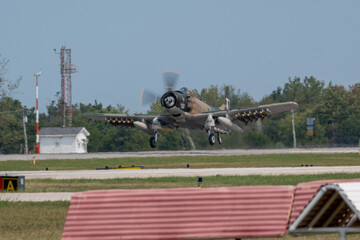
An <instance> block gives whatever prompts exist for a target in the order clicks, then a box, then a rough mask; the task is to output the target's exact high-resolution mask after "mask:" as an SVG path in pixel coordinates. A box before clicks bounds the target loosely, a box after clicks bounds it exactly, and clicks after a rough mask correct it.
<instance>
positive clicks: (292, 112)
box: [291, 109, 296, 148]
mask: <svg viewBox="0 0 360 240" xmlns="http://www.w3.org/2000/svg"><path fill="white" fill-rule="evenodd" d="M291 123H292V132H293V142H294V148H296V133H295V119H294V109H292V110H291Z"/></svg>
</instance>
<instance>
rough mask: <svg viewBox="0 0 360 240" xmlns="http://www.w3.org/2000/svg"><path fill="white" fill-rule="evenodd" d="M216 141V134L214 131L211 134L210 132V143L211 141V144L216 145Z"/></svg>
mask: <svg viewBox="0 0 360 240" xmlns="http://www.w3.org/2000/svg"><path fill="white" fill-rule="evenodd" d="M215 142H216V138H215V135H214V134H212V133H210V134H209V143H210V145H214V144H215Z"/></svg>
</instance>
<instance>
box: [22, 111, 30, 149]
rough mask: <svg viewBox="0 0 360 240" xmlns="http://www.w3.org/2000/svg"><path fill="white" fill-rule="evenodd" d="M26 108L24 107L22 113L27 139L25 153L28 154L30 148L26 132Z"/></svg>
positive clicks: (25, 137)
mask: <svg viewBox="0 0 360 240" xmlns="http://www.w3.org/2000/svg"><path fill="white" fill-rule="evenodd" d="M25 111H26V109H23V111H22V113H23V126H24V139H25V150H24V154H28V153H29V148H28V141H27V134H26V123H27V116H26V114H25Z"/></svg>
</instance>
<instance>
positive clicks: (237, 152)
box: [0, 147, 359, 161]
mask: <svg viewBox="0 0 360 240" xmlns="http://www.w3.org/2000/svg"><path fill="white" fill-rule="evenodd" d="M358 152H359V148H357V147H346V148H286V149H220V150H193V151H147V152H109V153H86V154H75V153H74V154H29V155H24V154H6V155H5V154H4V155H0V161H10V160H32V159H33V157H36V160H52V159H54V160H55V159H91V158H100V159H104V158H127V157H144V158H146V157H174V156H238V155H265V154H309V153H316V154H333V153H358Z"/></svg>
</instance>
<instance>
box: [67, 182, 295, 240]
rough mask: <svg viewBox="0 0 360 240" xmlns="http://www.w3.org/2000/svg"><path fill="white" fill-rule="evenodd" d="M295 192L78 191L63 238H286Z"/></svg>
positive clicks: (250, 189) (256, 188) (254, 188)
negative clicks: (283, 236) (284, 236)
mask: <svg viewBox="0 0 360 240" xmlns="http://www.w3.org/2000/svg"><path fill="white" fill-rule="evenodd" d="M293 192H294V187H292V186H249V187H231V188H201V189H198V188H179V189H149V190H107V191H89V192H82V193H77V194H74V195H73V196H72V199H71V202H70V207H69V211H68V216H67V219H66V223H65V228H64V231H63V236H62V239H63V240H68V239H194V238H243V237H275V236H282V235H284V234H285V233H286V228H287V223H288V221H289V216H290V211H291V205H292V199H293Z"/></svg>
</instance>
